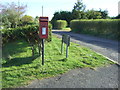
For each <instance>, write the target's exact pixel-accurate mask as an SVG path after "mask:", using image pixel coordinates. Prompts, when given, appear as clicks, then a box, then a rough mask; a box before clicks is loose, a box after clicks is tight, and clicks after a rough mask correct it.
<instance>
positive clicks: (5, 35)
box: [1, 24, 52, 45]
mask: <svg viewBox="0 0 120 90" xmlns="http://www.w3.org/2000/svg"><path fill="white" fill-rule="evenodd" d="M38 30H39V26H38V25H28V26H24V27H18V28H9V29H2V30H1V33H2V45H5V44H6V43H8V42H10V41H14V40H18V39H25V40H27V41H28V42H29V43H30V42H32V43H37V42H38V39H39V36H38ZM51 30H52V25H51V24H49V36H48V39H47V41H51V40H52V32H51Z"/></svg>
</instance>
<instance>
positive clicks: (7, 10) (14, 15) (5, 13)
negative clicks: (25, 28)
mask: <svg viewBox="0 0 120 90" xmlns="http://www.w3.org/2000/svg"><path fill="white" fill-rule="evenodd" d="M26 7H27V6H26V5H21V6H18V5H17V4H15V3H14V2H12V3H7V4H5V5H2V4H0V8H1V13H0V16H2V18H0V19H1V21H2V23H3V25H4V26H6V27H7V28H8V27H10V28H15V27H17V25H18V24H19V20H20V18H21V16H22V15H23V14H24V13H25V11H26Z"/></svg>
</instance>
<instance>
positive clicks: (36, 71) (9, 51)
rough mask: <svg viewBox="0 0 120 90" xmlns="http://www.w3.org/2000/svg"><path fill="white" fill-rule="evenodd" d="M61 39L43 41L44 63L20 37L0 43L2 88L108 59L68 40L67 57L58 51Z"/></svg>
mask: <svg viewBox="0 0 120 90" xmlns="http://www.w3.org/2000/svg"><path fill="white" fill-rule="evenodd" d="M60 50H61V40H60V39H58V38H56V37H55V36H53V38H52V42H48V43H45V65H44V66H42V65H41V58H40V57H39V56H38V51H37V49H36V55H35V56H34V57H32V52H31V49H30V47H29V46H28V44H27V43H26V42H25V41H24V40H18V41H16V42H11V43H8V44H6V45H5V46H4V47H3V62H2V85H3V88H9V87H18V86H22V85H26V84H28V83H29V82H30V81H31V80H33V79H36V78H38V79H41V78H46V77H50V76H55V75H58V74H62V73H65V72H66V71H68V70H70V69H74V68H77V67H79V68H83V67H90V68H95V67H98V66H103V65H109V64H112V62H110V61H108V60H107V59H106V58H104V57H103V56H101V55H98V54H96V53H95V52H93V51H92V50H90V49H89V48H86V47H83V46H80V45H78V44H74V43H71V45H70V47H69V57H68V59H66V58H65V54H63V55H61V53H60Z"/></svg>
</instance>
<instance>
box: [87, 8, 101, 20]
mask: <svg viewBox="0 0 120 90" xmlns="http://www.w3.org/2000/svg"><path fill="white" fill-rule="evenodd" d="M86 17H87V19H101V18H102V15H101V13H100V12H99V11H95V10H93V9H92V10H87V11H86Z"/></svg>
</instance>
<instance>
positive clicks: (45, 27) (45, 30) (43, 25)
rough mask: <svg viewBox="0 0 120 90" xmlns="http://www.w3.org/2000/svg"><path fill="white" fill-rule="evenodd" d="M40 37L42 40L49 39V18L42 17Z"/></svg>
mask: <svg viewBox="0 0 120 90" xmlns="http://www.w3.org/2000/svg"><path fill="white" fill-rule="evenodd" d="M39 32H40V33H39V36H40V38H41V39H46V38H48V17H40V28H39Z"/></svg>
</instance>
